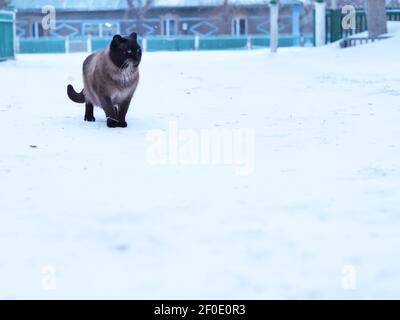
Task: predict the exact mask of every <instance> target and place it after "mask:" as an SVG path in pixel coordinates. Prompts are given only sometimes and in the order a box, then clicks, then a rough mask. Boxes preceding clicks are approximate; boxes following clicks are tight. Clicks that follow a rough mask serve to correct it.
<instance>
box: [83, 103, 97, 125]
mask: <svg viewBox="0 0 400 320" xmlns="http://www.w3.org/2000/svg"><path fill="white" fill-rule="evenodd" d="M93 110H94V106H93V104H92V103H90V102H86V111H85V121H89V122H95V121H96V118H95V117H94V114H93Z"/></svg>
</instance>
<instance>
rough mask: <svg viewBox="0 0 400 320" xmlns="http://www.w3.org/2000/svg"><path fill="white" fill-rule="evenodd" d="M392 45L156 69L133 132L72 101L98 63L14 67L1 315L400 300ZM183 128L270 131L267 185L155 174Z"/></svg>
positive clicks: (262, 54) (46, 58) (191, 56)
mask: <svg viewBox="0 0 400 320" xmlns="http://www.w3.org/2000/svg"><path fill="white" fill-rule="evenodd" d="M391 29H392V32H393V34H394V35H396V34H397V36H395V37H394V38H392V39H390V40H386V41H382V42H379V43H375V44H370V45H364V46H359V47H355V48H350V49H346V50H341V49H339V48H338V47H337V45H336V44H335V45H332V46H327V47H324V48H318V49H314V48H309V49H288V50H280V52H279V53H278V54H277V55H271V54H269V52H267V51H265V50H260V51H233V52H185V53H147V54H145V56H144V61H143V64H142V66H141V72H142V81H141V83H140V86H139V90H138V92H137V94H136V97H135V99H134V102H133V108H132V109H131V111H130V113H129V119H128V122H129V127H128V128H127V129H108V128H107V127H106V125H105V117H104V114H103V112H102V111H101V110H96V118H97V122H96V123H84V122H83V114H84V110H83V107H82V106H79V105H76V104H73V103H72V102H70V101H69V100H68V99H67V96H66V86H67V84H68V83H73V84H74V85H75V87H76V88H81V87H82V80H81V75H80V73H81V71H80V70H81V64H82V61H83V59H84V57H85V56H84V55H81V54H71V55H21V56H19V57H18V59H17V61H10V62H6V63H2V64H0V79H1V80H0V84H1V90H2V91H1V99H0V116H1V120H2V123H1V126H0V141H1V143H0V191H1V192H0V298H3V299H22V298H54V299H59V298H78V299H80V298H143V299H144V298H170V299H175V298H199V299H202V298H210V299H214V298H227V299H228V298H256V299H261V298H278V299H279V298H399V297H400V289H399V288H400V274H399V270H400V258H399V253H400V232H399V230H400V215H399V208H400V167H399V163H400V162H399V158H400V59H399V54H398V53H399V52H400V41H399V40H400V37H399V34H400V33H398V32H397V33H396V32H395V31H396V30H395V29H397V31H398V29H399V28H398V27H397V28H396V25H395V24H391ZM171 121H172V122H176V123H178V125H179V128H181V129H193V130H196V132H199V131H200V130H202V129H204V128H223V129H240V128H251V129H254V130H255V132H256V141H255V142H256V145H255V168H254V173H253V174H252V175H248V176H241V175H237V174H236V173H235V168H234V167H233V166H229V165H217V166H213V165H209V166H200V165H199V166H190V165H185V166H183V165H166V166H152V165H150V164H149V162H148V161H147V159H146V150H147V149H148V147H149V142H148V141H146V136H147V134H148V133H149V131H150V130H152V129H162V130H168V126H169V124H170V123H171ZM31 145H35V146H37V148H32V147H30V146H31Z"/></svg>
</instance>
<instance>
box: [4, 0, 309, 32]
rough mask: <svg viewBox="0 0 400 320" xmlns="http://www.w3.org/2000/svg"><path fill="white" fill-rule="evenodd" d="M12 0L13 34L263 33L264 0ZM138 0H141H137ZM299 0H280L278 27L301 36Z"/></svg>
mask: <svg viewBox="0 0 400 320" xmlns="http://www.w3.org/2000/svg"><path fill="white" fill-rule="evenodd" d="M129 2H131V3H133V4H135V3H137V2H138V1H134V0H133V1H128V0H114V1H110V0H86V1H85V0H30V1H26V0H12V4H13V5H14V7H15V9H16V10H17V35H18V36H19V37H20V38H40V37H70V38H79V37H83V38H85V37H87V36H88V35H89V34H90V35H91V36H93V37H99V38H102V37H110V36H112V35H114V34H116V33H122V34H129V33H131V32H132V31H137V32H138V33H139V34H140V35H142V36H145V37H152V36H168V37H174V36H182V35H192V36H193V35H200V36H214V35H223V34H224V35H233V36H246V35H267V34H268V33H269V5H268V3H269V1H268V0H228V1H224V0H153V1H152V0H149V1H148V3H147V2H146V1H141V2H142V3H143V2H144V3H147V5H146V4H145V5H141V6H133V7H132V6H131V7H130V6H128V3H129ZM139 2H140V0H139ZM48 5H52V6H54V8H55V9H56V25H55V28H52V29H49V30H45V28H43V25H42V20H43V18H44V17H45V15H46V13H42V8H44V7H45V6H48ZM301 6H302V2H301V1H298V0H280V33H281V34H283V35H290V36H293V37H300V12H301Z"/></svg>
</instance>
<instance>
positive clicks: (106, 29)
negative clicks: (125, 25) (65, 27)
mask: <svg viewBox="0 0 400 320" xmlns="http://www.w3.org/2000/svg"><path fill="white" fill-rule="evenodd" d="M119 29H120V28H119V24H118V23H112V22H105V23H84V24H83V35H84V36H88V35H89V34H90V35H92V36H93V37H112V36H113V35H115V34H118V33H120V32H119Z"/></svg>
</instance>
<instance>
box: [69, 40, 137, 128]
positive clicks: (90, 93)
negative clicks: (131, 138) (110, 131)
mask: <svg viewBox="0 0 400 320" xmlns="http://www.w3.org/2000/svg"><path fill="white" fill-rule="evenodd" d="M141 59H142V49H141V48H140V46H139V44H138V42H137V34H136V33H132V34H131V35H130V36H129V37H123V36H120V35H116V36H114V38H113V40H112V42H111V44H110V45H109V46H108V47H107V48H105V49H104V50H102V51H99V52H96V53H94V54H92V55H90V56H89V57H88V58H87V59H86V60H85V62H84V63H83V80H84V86H85V87H84V89H83V90H82V92H80V93H77V92H76V91H75V89H74V88H73V86H72V85H69V86H68V90H67V91H68V96H69V98H70V99H71V100H72V101H74V102H76V103H86V113H85V121H96V119H95V118H94V115H93V107H94V106H99V107H101V108H103V110H104V112H105V114H106V117H107V126H108V127H109V128H116V127H121V128H126V127H127V125H128V124H127V123H126V119H125V118H126V114H127V112H128V109H129V105H130V103H131V100H132V97H133V94H134V93H135V91H136V88H137V85H138V83H139V68H138V67H139V64H140V62H141Z"/></svg>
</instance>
